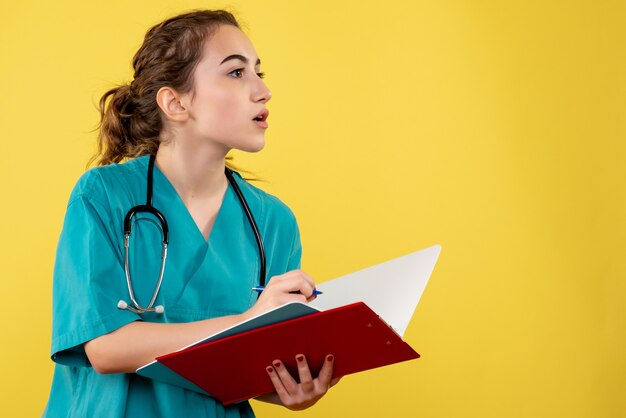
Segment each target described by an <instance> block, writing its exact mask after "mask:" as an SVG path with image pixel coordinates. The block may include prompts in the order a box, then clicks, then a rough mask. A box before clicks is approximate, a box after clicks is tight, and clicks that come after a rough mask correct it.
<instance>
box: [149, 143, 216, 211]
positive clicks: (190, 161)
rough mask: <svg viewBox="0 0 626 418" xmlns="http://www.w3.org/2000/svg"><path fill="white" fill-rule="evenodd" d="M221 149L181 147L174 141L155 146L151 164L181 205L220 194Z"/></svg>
mask: <svg viewBox="0 0 626 418" xmlns="http://www.w3.org/2000/svg"><path fill="white" fill-rule="evenodd" d="M225 157H226V152H225V150H219V151H218V150H215V149H211V148H210V147H208V146H204V147H202V146H200V147H185V146H182V145H181V144H176V143H175V142H174V141H172V142H166V143H162V144H161V145H160V146H159V149H158V151H157V155H156V161H155V163H156V164H157V166H158V167H159V169H160V170H161V172H162V173H163V174H164V175H165V177H167V178H168V180H169V181H170V183H172V185H173V186H174V188H175V189H176V191H177V192H178V194H179V196H180V197H181V199H182V200H183V201H184V202H190V201H192V200H196V199H210V198H212V197H215V196H216V195H221V194H223V192H224V190H225V189H226V187H227V182H228V180H227V179H226V176H225V175H224V167H225V162H224V158H225Z"/></svg>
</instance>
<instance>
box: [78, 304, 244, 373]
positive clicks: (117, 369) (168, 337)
mask: <svg viewBox="0 0 626 418" xmlns="http://www.w3.org/2000/svg"><path fill="white" fill-rule="evenodd" d="M244 319H245V316H244V315H231V316H223V317H219V318H212V319H207V320H204V321H197V322H186V323H180V324H162V323H154V322H144V321H135V322H132V323H130V324H127V325H125V326H123V327H121V328H119V329H117V330H115V331H113V332H111V333H109V334H105V335H102V336H100V337H98V338H94V339H93V340H91V341H88V342H87V343H85V353H86V354H87V357H88V358H89V361H90V362H91V365H92V366H93V368H94V369H95V370H96V371H97V372H98V373H134V372H135V370H137V368H139V367H141V366H143V365H144V364H146V363H149V362H151V361H153V360H154V359H155V358H156V357H158V356H161V355H164V354H167V353H170V352H172V351H175V350H178V349H180V348H182V347H185V346H187V345H189V344H192V343H194V342H196V341H198V340H201V339H202V338H204V337H206V336H208V335H211V334H214V333H216V332H219V331H221V330H223V329H226V328H228V327H230V326H233V325H235V324H237V323H239V322H241V321H243V320H244Z"/></svg>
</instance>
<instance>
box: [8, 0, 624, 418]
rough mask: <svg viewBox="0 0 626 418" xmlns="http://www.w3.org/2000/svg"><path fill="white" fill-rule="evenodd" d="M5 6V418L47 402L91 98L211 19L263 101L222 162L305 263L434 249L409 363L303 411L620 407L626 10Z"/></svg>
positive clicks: (245, 4) (92, 122)
mask: <svg viewBox="0 0 626 418" xmlns="http://www.w3.org/2000/svg"><path fill="white" fill-rule="evenodd" d="M7 3H8V2H3V4H2V6H1V8H0V15H1V16H2V17H1V18H0V19H1V25H0V39H1V42H0V47H1V54H0V60H1V69H0V83H2V84H1V88H0V104H1V106H2V107H1V108H0V122H1V123H0V128H1V141H2V142H1V143H2V146H1V149H0V170H1V171H0V179H2V180H1V182H2V183H1V185H2V188H1V190H2V193H3V198H2V205H1V209H0V210H1V217H0V219H1V222H2V223H1V225H0V226H1V235H0V236H1V238H2V244H0V245H1V248H0V256H1V258H2V260H1V262H2V266H1V273H0V275H1V277H2V278H1V282H0V295H1V296H2V304H1V305H0V306H1V307H0V310H1V318H2V331H1V332H2V345H1V350H2V353H1V354H2V355H1V357H0V358H1V360H0V361H1V362H2V378H1V379H0V394H1V395H0V396H1V397H2V398H3V401H2V406H1V408H2V410H1V411H0V415H3V416H37V415H39V414H40V413H41V411H42V410H43V408H44V405H45V402H46V400H47V396H48V390H49V385H50V380H51V373H52V367H53V366H52V362H51V361H50V360H49V344H50V327H51V315H50V313H51V306H50V305H51V294H50V293H51V292H50V291H51V272H52V266H53V261H54V254H55V247H56V240H57V238H58V234H59V232H60V228H61V225H62V220H63V214H64V211H65V205H66V202H67V198H68V195H69V192H70V190H71V188H72V187H73V185H74V182H75V181H76V179H77V178H78V176H79V175H80V174H81V173H82V172H83V170H84V167H85V163H86V161H87V160H88V158H89V157H90V155H91V154H92V152H93V151H94V149H95V148H94V144H95V142H94V138H95V133H93V132H90V131H91V130H92V129H93V128H94V127H95V126H96V123H97V121H98V114H97V112H96V110H95V107H94V104H95V103H96V102H97V100H98V99H99V97H100V96H101V95H102V94H103V93H104V91H105V90H106V89H108V88H110V87H111V86H113V85H114V84H115V83H119V82H126V81H129V79H130V77H131V74H132V73H131V68H130V62H131V59H132V56H133V54H134V52H135V51H136V50H137V48H138V47H139V45H140V44H141V41H142V39H143V35H144V33H145V31H146V30H147V29H148V28H149V27H150V26H152V25H153V24H155V23H157V22H159V21H161V20H163V19H165V18H166V17H169V16H171V15H174V14H177V13H179V12H183V11H186V10H188V9H191V8H195V7H208V8H219V7H227V8H229V9H230V10H231V11H233V12H235V13H236V14H237V16H238V17H239V18H240V20H241V22H242V23H243V24H244V25H245V26H246V27H247V28H248V33H249V35H250V37H251V39H252V41H253V43H254V44H255V46H256V49H257V52H258V53H259V55H260V57H261V59H262V61H263V70H264V71H266V72H267V78H266V81H267V83H268V84H269V86H270V88H271V89H272V90H273V93H274V98H273V99H272V101H271V102H270V104H269V108H270V109H271V116H270V119H269V123H270V129H269V130H268V132H267V136H266V138H267V146H266V149H265V150H264V151H262V152H261V153H260V154H255V155H241V154H237V156H236V160H235V161H236V162H238V163H239V164H240V165H242V166H244V167H246V168H249V169H251V170H253V171H254V172H256V173H257V174H258V175H260V176H262V177H264V178H266V179H267V180H268V182H267V183H263V184H261V187H263V188H264V189H266V190H268V191H270V192H271V193H274V194H276V195H278V196H279V197H280V198H281V199H282V200H283V201H285V202H286V203H287V204H288V205H289V206H290V207H291V208H292V209H293V211H294V212H295V213H296V215H297V217H298V220H299V224H300V227H301V232H302V240H303V245H304V258H303V268H304V270H305V271H307V272H308V273H310V274H311V275H312V276H313V277H314V278H316V279H317V280H318V281H320V282H321V281H324V280H328V279H330V278H334V277H336V276H339V275H343V274H346V273H348V272H351V271H354V270H357V269H360V268H363V267H366V266H369V265H372V264H375V263H378V262H382V261H385V260H388V259H391V258H394V257H396V256H400V255H403V254H406V253H408V252H411V251H415V250H418V249H421V248H424V247H427V246H430V245H432V244H436V243H439V244H441V245H442V246H443V250H442V254H441V257H440V259H439V263H438V265H437V267H436V268H435V271H434V274H433V276H432V278H431V281H430V283H429V285H428V287H427V289H426V292H425V293H424V295H423V297H422V300H421V302H420V305H419V307H418V309H417V311H416V314H415V317H414V319H413V321H412V323H411V326H410V327H409V329H408V331H407V334H406V336H405V337H406V340H407V341H408V342H409V343H410V344H411V345H412V346H413V347H415V348H416V350H417V351H418V352H420V353H421V354H422V358H421V359H419V360H416V361H412V362H407V363H403V364H399V365H394V366H390V367H387V368H383V369H378V370H373V371H369V372H364V373H361V374H358V375H352V376H348V377H346V378H344V379H343V381H342V382H341V383H340V384H339V385H338V386H337V387H335V388H334V389H333V390H332V391H331V393H330V394H329V395H328V396H327V397H326V398H325V399H323V400H322V401H321V402H320V403H319V404H318V405H317V406H316V407H314V408H312V409H310V410H308V411H306V412H304V413H300V414H298V416H300V417H401V416H402V417H570V418H571V417H626V354H625V353H626V309H625V308H624V306H623V305H624V302H625V296H626V282H625V278H626V274H625V273H626V267H625V263H624V259H625V255H626V244H625V243H626V220H625V217H626V196H625V191H624V190H625V188H624V181H625V180H626V176H625V174H626V172H625V171H626V168H625V164H624V163H625V161H626V159H625V152H626V149H625V148H626V146H625V141H624V139H625V133H626V54H625V52H626V51H625V47H626V44H625V41H626V25H625V24H624V22H625V21H626V3H625V2H624V1H591V0H588V1H564V0H561V1H556V0H555V1H538V0H533V1H510V2H497V1H486V0H483V1H478V0H477V1H451V0H447V1H427V0H425V1H404V2H398V1H389V2H379V1H350V2H336V1H329V0H323V1H307V2H298V1H291V2H288V1H270V0H266V1H258V0H251V1H232V2H221V1H216V2H210V1H205V2H202V1H166V0H159V1H148V0H143V1H128V2H122V1H106V2H83V1H77V0H76V1H57V2H41V1H34V0H30V1H21V2H11V3H10V4H7ZM337 361H341V360H340V359H338V360H337ZM254 406H255V409H256V411H257V413H258V416H259V417H287V416H295V415H293V413H291V412H289V411H286V410H283V409H281V408H278V407H274V406H266V405H262V404H259V403H255V404H254Z"/></svg>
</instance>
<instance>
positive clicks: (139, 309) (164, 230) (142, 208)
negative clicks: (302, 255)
mask: <svg viewBox="0 0 626 418" xmlns="http://www.w3.org/2000/svg"><path fill="white" fill-rule="evenodd" d="M154 160H155V156H154V155H151V156H150V161H149V163H148V186H147V192H146V204H145V205H138V206H135V207H133V208H131V209H130V210H129V211H128V212H127V213H126V217H125V218H124V270H125V273H126V284H127V285H128V293H129V295H130V300H131V301H132V303H133V306H129V305H128V303H126V302H125V301H124V300H120V301H119V302H118V303H117V307H118V308H119V309H127V310H129V311H131V312H135V313H137V314H143V313H146V312H155V313H157V314H162V313H163V312H165V308H163V305H157V306H154V302H155V301H156V298H157V295H158V294H159V290H160V289H161V283H162V282H163V272H164V271H165V259H166V258H167V246H168V244H169V229H168V226H167V220H166V219H165V216H163V214H162V213H161V212H160V211H159V210H158V209H156V208H155V207H154V206H152V190H153V184H152V177H153V173H154ZM225 173H226V178H228V182H229V183H230V185H231V186H232V187H233V189H234V190H235V193H236V194H237V198H238V199H239V202H240V203H241V207H242V208H243V210H244V212H245V213H246V217H247V218H248V222H249V223H250V226H251V227H252V230H253V231H254V236H255V238H256V243H257V246H258V247H259V257H260V259H261V268H260V270H259V284H260V285H261V286H265V248H264V247H263V239H262V238H261V234H259V229H258V228H257V225H256V222H255V221H254V216H252V212H251V211H250V207H249V206H248V202H247V201H246V199H245V197H244V196H243V193H241V189H240V188H239V185H238V184H237V182H236V181H235V179H234V178H233V173H232V171H231V170H230V169H229V168H228V167H226V169H225ZM138 213H150V214H152V215H154V216H155V217H156V218H157V219H158V220H159V224H160V227H161V234H162V237H163V240H162V250H161V269H160V271H159V279H158V280H157V284H156V287H155V289H154V293H153V294H152V299H150V303H149V304H148V306H146V307H145V308H144V307H143V306H141V305H140V304H139V302H138V301H137V298H136V297H135V292H134V290H133V284H132V281H131V278H130V265H129V264H130V263H129V261H128V259H129V246H130V245H129V244H130V233H131V229H132V224H133V218H134V216H135V215H137V214H138Z"/></svg>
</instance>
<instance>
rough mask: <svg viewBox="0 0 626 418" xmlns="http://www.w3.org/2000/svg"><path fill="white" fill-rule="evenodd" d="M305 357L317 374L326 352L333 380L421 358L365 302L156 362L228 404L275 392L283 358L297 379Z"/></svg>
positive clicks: (242, 334) (241, 335) (259, 329)
mask: <svg viewBox="0 0 626 418" xmlns="http://www.w3.org/2000/svg"><path fill="white" fill-rule="evenodd" d="M297 354H304V355H305V356H306V358H307V362H308V364H309V367H310V369H311V372H312V374H313V376H316V375H317V374H318V373H319V371H320V369H321V367H322V364H323V362H324V358H325V356H326V355H327V354H333V355H334V356H335V362H334V368H333V377H341V376H345V375H347V374H352V373H357V372H360V371H364V370H369V369H374V368H376V367H381V366H386V365H389V364H394V363H399V362H401V361H406V360H411V359H416V358H419V356H420V355H419V354H417V352H415V350H413V348H411V346H409V345H408V344H407V343H405V342H404V341H402V339H401V338H400V336H399V335H398V334H396V333H395V331H393V329H391V327H389V325H387V324H386V323H385V322H384V321H383V320H381V319H380V318H379V316H378V315H377V314H376V313H375V312H374V311H372V310H371V309H370V308H369V307H368V306H367V305H366V304H364V303H362V302H358V303H354V304H350V305H345V306H341V307H339V308H335V309H329V310H327V311H322V312H315V313H312V314H310V315H305V316H302V317H299V318H294V319H290V320H287V321H283V322H279V323H277V324H272V325H268V326H265V327H261V328H256V329H253V330H249V331H245V332H242V333H241V334H237V335H233V336H230V337H225V338H222V339H219V340H215V341H210V342H207V343H204V344H201V345H197V346H192V347H189V348H186V349H184V350H181V351H177V352H174V353H170V354H166V355H164V356H161V357H158V358H157V360H158V361H159V362H161V363H163V364H164V365H165V366H167V367H169V368H170V369H172V370H173V371H175V372H176V373H178V374H179V375H181V376H182V377H184V378H186V379H188V380H189V381H191V382H193V383H194V384H195V385H197V386H199V387H201V388H202V389H204V390H205V391H206V392H208V393H210V394H211V395H212V396H213V397H215V398H216V399H218V400H219V401H221V402H222V403H223V404H224V405H228V404H231V403H235V402H239V401H243V400H246V399H250V398H254V397H256V396H259V395H264V394H266V393H271V392H274V386H273V385H272V382H271V380H270V378H269V376H268V375H267V372H266V370H265V368H266V367H267V366H269V365H271V364H272V362H273V361H274V360H277V359H278V360H281V361H282V362H283V364H284V365H285V366H286V367H287V369H288V370H289V371H290V372H291V374H292V376H296V378H297V376H298V374H297V366H296V360H295V356H296V355H297Z"/></svg>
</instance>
